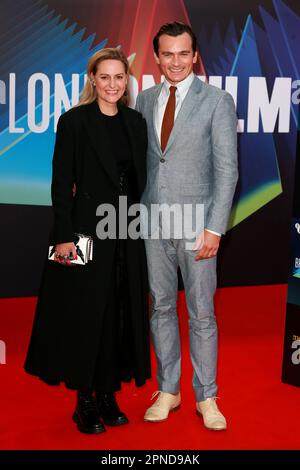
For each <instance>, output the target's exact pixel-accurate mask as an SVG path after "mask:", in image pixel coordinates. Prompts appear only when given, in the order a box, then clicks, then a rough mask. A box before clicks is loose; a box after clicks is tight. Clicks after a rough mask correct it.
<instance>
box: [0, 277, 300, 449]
mask: <svg viewBox="0 0 300 470" xmlns="http://www.w3.org/2000/svg"><path fill="white" fill-rule="evenodd" d="M285 300H286V286H280V285H276V286H260V287H239V288H223V289H219V290H218V293H217V296H216V312H217V320H218V325H219V368H218V384H219V396H220V400H219V401H218V404H219V406H220V409H221V410H222V411H223V412H224V414H225V416H226V417H227V420H228V430H227V431H225V432H219V433H217V432H212V431H208V430H206V429H205V428H204V427H203V425H202V422H201V419H200V418H199V417H197V416H196V414H195V403H194V397H193V392H192V387H191V374H192V372H191V366H190V361H189V355H188V340H187V338H188V336H187V321H186V320H187V318H186V307H185V300H184V294H183V293H180V294H179V300H178V303H179V312H180V322H181V329H182V334H183V336H182V337H183V341H182V354H183V374H182V400H183V403H182V406H181V409H180V411H178V412H177V413H173V414H171V415H170V418H169V420H168V421H166V422H163V423H158V424H150V423H144V422H143V413H144V411H145V409H146V408H147V407H148V406H149V403H150V397H151V394H152V392H154V391H155V390H156V382H155V380H154V379H153V380H152V381H151V382H149V383H148V384H147V385H146V386H145V387H143V388H141V389H135V387H134V386H133V385H127V386H124V388H123V390H122V392H121V393H120V394H119V402H120V404H121V406H122V408H123V409H124V411H126V413H127V415H128V417H129V419H130V422H131V424H130V425H128V426H123V427H120V428H108V430H107V433H105V434H101V435H92V436H90V435H84V434H80V433H79V432H78V431H77V428H76V426H75V425H74V423H73V422H72V421H71V415H72V411H73V406H74V402H75V395H74V393H73V392H71V391H69V390H67V389H66V388H65V387H64V386H60V387H49V386H47V385H45V384H43V383H42V382H41V381H40V380H39V379H36V378H34V377H31V376H28V375H27V374H25V373H24V372H23V369H22V367H23V361H24V355H25V351H26V347H27V344H28V339H29V334H30V330H31V323H32V318H33V313H34V307H35V302H36V299H35V298H23V299H0V312H1V313H0V320H1V328H0V340H2V341H5V343H6V348H7V357H6V362H7V363H6V364H4V365H0V377H1V385H0V386H1V401H0V416H1V419H0V430H1V431H0V449H97V450H101V449H110V450H113V449H122V450H125V449H147V450H148V449H157V450H159V449H199V450H200V449H299V448H300V439H299V422H300V406H299V397H300V390H299V389H298V388H296V387H292V386H289V385H285V384H282V383H281V382H280V375H281V361H282V348H283V332H284V318H285ZM153 364H154V361H153ZM153 369H155V364H154V366H153ZM153 372H154V373H155V370H153ZM154 373H153V375H154Z"/></svg>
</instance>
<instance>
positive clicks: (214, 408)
mask: <svg viewBox="0 0 300 470" xmlns="http://www.w3.org/2000/svg"><path fill="white" fill-rule="evenodd" d="M196 412H197V414H198V415H202V418H203V422H204V426H205V427H206V428H207V429H211V430H213V431H224V430H225V429H226V428H227V423H226V419H225V417H224V416H223V415H222V413H221V412H220V410H219V408H218V405H217V403H216V399H215V398H207V399H206V400H204V401H198V402H197V403H196Z"/></svg>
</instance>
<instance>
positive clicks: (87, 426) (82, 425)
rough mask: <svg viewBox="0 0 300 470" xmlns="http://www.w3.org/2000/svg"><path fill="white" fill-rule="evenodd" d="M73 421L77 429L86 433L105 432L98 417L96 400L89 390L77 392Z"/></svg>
mask: <svg viewBox="0 0 300 470" xmlns="http://www.w3.org/2000/svg"><path fill="white" fill-rule="evenodd" d="M73 421H75V423H76V424H77V427H78V430H79V431H80V432H84V433H87V434H97V433H100V432H105V427H104V426H103V423H102V422H101V421H100V419H99V415H98V410H97V405H96V400H95V398H94V397H93V395H92V393H91V392H80V391H78V392H77V405H76V410H75V412H74V414H73Z"/></svg>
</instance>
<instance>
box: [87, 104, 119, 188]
mask: <svg viewBox="0 0 300 470" xmlns="http://www.w3.org/2000/svg"><path fill="white" fill-rule="evenodd" d="M86 111H87V122H86V124H87V126H86V127H87V133H88V135H89V138H90V140H91V143H92V146H93V148H94V150H95V152H96V155H97V157H98V159H99V161H100V163H101V165H102V166H103V167H104V169H105V171H106V173H107V175H108V176H109V177H110V178H111V180H112V182H113V183H114V184H115V185H116V186H117V187H119V177H118V172H117V165H116V161H115V158H114V154H113V149H112V145H111V142H110V138H109V135H108V133H107V132H106V127H105V122H104V119H103V116H102V114H101V112H100V110H99V107H98V104H97V102H96V101H94V102H93V103H91V104H88V105H86Z"/></svg>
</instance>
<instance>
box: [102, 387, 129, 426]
mask: <svg viewBox="0 0 300 470" xmlns="http://www.w3.org/2000/svg"><path fill="white" fill-rule="evenodd" d="M96 400H97V407H98V412H99V416H100V418H102V419H103V421H104V423H105V424H106V425H107V426H121V425H122V424H127V423H128V422H129V421H128V418H127V416H126V415H125V414H124V413H123V412H122V411H120V408H119V406H118V403H117V402H116V397H115V394H114V393H97V392H96Z"/></svg>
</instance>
